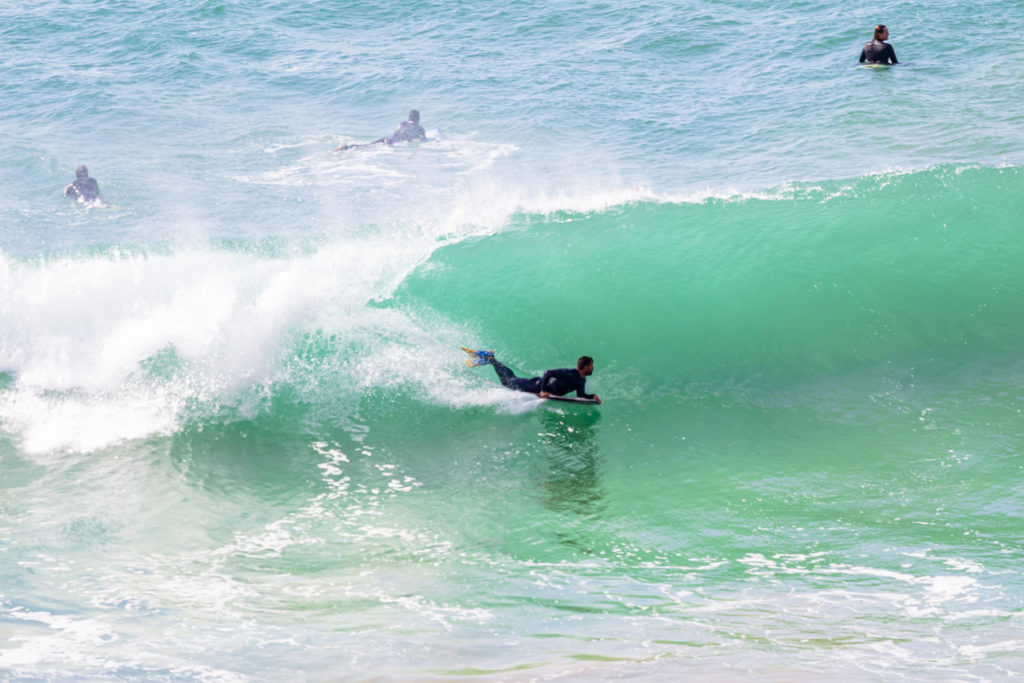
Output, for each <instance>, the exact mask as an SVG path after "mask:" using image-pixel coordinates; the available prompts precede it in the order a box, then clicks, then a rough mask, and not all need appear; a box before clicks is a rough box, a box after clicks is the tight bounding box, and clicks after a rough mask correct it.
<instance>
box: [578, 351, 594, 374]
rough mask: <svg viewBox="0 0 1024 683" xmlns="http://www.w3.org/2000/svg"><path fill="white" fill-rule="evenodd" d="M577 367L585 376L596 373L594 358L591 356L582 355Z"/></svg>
mask: <svg viewBox="0 0 1024 683" xmlns="http://www.w3.org/2000/svg"><path fill="white" fill-rule="evenodd" d="M576 369H577V370H579V371H580V374H581V375H583V376H584V377H589V376H590V375H592V374H594V359H593V358H591V357H590V356H580V357H579V359H578V360H577V361H576Z"/></svg>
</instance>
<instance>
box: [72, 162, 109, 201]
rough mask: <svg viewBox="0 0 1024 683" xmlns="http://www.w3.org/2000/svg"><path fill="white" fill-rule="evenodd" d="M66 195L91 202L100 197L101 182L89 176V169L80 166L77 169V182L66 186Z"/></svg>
mask: <svg viewBox="0 0 1024 683" xmlns="http://www.w3.org/2000/svg"><path fill="white" fill-rule="evenodd" d="M64 196H65V197H70V198H71V199H78V200H81V201H83V202H91V201H93V200H96V199H99V198H100V184H99V183H97V182H96V179H95V178H90V177H89V169H87V168H86V167H85V166H79V167H78V168H76V169H75V182H73V183H71V184H70V185H68V186H67V187H65V188H64Z"/></svg>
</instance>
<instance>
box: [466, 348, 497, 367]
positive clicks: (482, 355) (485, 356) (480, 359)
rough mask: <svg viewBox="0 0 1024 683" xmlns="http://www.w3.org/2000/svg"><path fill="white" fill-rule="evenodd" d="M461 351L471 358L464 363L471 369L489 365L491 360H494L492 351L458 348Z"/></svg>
mask: <svg viewBox="0 0 1024 683" xmlns="http://www.w3.org/2000/svg"><path fill="white" fill-rule="evenodd" d="M459 348H461V349H462V350H463V351H465V352H466V353H468V354H469V355H471V356H473V358H470V359H469V360H467V361H466V365H468V366H469V367H471V368H473V367H476V366H478V365H490V364H491V359H492V358H494V351H475V350H473V349H467V348H466V347H465V346H460V347H459Z"/></svg>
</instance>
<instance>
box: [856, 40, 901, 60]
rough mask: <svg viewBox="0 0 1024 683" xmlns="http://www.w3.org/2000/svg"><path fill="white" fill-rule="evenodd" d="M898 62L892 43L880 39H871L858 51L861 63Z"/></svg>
mask: <svg viewBox="0 0 1024 683" xmlns="http://www.w3.org/2000/svg"><path fill="white" fill-rule="evenodd" d="M864 62H867V63H868V64H899V62H897V61H896V51H895V50H893V49H892V45H890V44H889V43H886V42H885V41H882V40H872V41H871V42H870V43H868V44H867V45H865V46H864V49H863V50H861V51H860V63H861V64H863V63H864Z"/></svg>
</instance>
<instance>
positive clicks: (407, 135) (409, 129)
mask: <svg viewBox="0 0 1024 683" xmlns="http://www.w3.org/2000/svg"><path fill="white" fill-rule="evenodd" d="M426 139H427V133H426V131H424V130H423V126H421V125H420V113H419V112H418V111H416V110H415V109H413V110H411V111H410V112H409V119H408V120H407V121H402V122H401V123H400V124H398V127H397V128H395V132H394V133H392V134H391V138H390V142H388V144H389V145H393V144H394V143H396V142H408V141H410V140H426Z"/></svg>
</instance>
